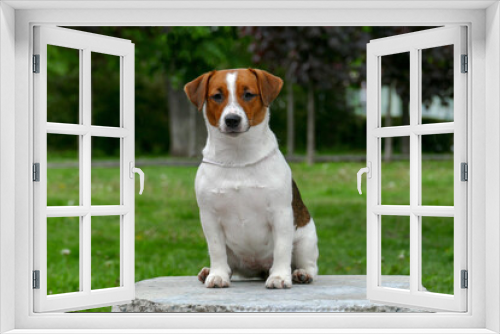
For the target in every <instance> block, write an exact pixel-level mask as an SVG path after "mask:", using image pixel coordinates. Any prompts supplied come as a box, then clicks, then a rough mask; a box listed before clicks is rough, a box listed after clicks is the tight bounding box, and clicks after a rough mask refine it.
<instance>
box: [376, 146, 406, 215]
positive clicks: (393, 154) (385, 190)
mask: <svg viewBox="0 0 500 334" xmlns="http://www.w3.org/2000/svg"><path fill="white" fill-rule="evenodd" d="M407 139H409V137H393V138H382V140H381V151H382V154H381V156H382V163H381V164H380V170H381V181H380V185H381V193H382V204H383V205H410V159H409V148H408V147H406V146H405V145H406V142H407Z"/></svg>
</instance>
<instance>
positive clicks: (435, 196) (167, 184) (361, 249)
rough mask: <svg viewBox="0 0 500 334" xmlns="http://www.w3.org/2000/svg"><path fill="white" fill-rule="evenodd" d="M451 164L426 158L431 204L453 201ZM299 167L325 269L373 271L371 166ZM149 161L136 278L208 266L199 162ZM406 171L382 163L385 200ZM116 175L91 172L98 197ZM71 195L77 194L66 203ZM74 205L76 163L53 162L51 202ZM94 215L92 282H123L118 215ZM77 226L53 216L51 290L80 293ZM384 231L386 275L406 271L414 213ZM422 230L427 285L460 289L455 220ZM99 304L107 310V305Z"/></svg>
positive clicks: (106, 198)
mask: <svg viewBox="0 0 500 334" xmlns="http://www.w3.org/2000/svg"><path fill="white" fill-rule="evenodd" d="M452 166H453V165H452V162H451V161H425V162H423V171H424V172H423V176H422V182H423V189H424V191H423V197H425V204H426V205H443V204H446V205H452V199H453V187H450V180H451V185H453V182H452V181H453V175H452V170H453V169H452ZM291 167H292V170H293V175H294V178H295V181H296V182H297V184H298V186H299V189H300V191H301V193H302V198H303V200H304V202H305V203H306V205H307V206H308V208H309V210H310V212H311V214H312V216H313V217H314V220H315V223H316V226H317V231H318V237H319V250H320V257H319V263H318V265H319V273H320V274H321V275H364V274H366V197H365V191H363V195H362V196H360V195H359V194H358V192H357V190H356V173H357V171H358V170H359V169H360V168H361V167H363V164H361V163H321V164H316V165H314V166H307V165H305V164H292V165H291ZM142 169H143V171H144V173H145V174H146V182H145V189H144V194H143V195H142V196H139V195H136V212H135V218H136V227H135V229H136V235H135V242H136V244H135V263H136V265H135V278H136V281H141V280H144V279H148V278H153V277H158V276H169V275H172V276H173V275H175V276H179V275H196V274H197V273H198V271H199V270H200V268H202V267H203V266H208V265H209V257H208V252H207V246H206V242H205V238H204V236H203V231H202V228H201V225H200V221H199V213H198V207H197V204H196V199H195V194H194V179H195V174H196V167H156V166H151V167H144V168H142ZM407 174H408V163H407V162H404V161H400V162H392V163H388V164H384V165H383V180H382V189H383V190H382V193H383V196H385V197H384V198H383V199H387V201H386V202H384V204H393V203H391V201H393V202H398V200H399V199H401V198H409V194H408V193H409V183H408V182H407V178H408V175H407ZM117 175H118V169H117V168H96V169H94V170H93V171H92V191H93V193H92V201H93V204H101V205H103V204H116V198H117V196H118V195H117V194H119V180H118V177H117ZM136 182H137V185H136V187H137V189H138V186H139V185H138V181H136ZM363 183H364V184H365V182H363ZM363 189H365V188H363ZM424 194H425V196H424ZM68 197H71V198H72V199H71V200H70V201H68ZM449 199H451V204H450V200H449ZM75 203H78V172H77V171H76V169H71V168H66V169H53V170H49V172H48V205H74V204H75ZM97 221H98V223H95V222H97ZM92 222H93V224H92V255H93V259H92V261H93V262H92V286H93V287H94V288H103V287H111V286H116V285H117V284H118V283H119V226H118V225H117V222H118V217H104V218H103V217H92ZM78 233H79V232H78V219H76V218H50V219H49V223H48V267H49V268H48V273H49V277H48V290H49V293H54V294H55V293H62V292H70V291H78V288H79V281H78V276H79V274H78V261H79V254H78ZM382 233H383V243H382V248H383V250H382V257H383V258H382V274H384V275H408V274H409V249H410V246H409V219H408V217H394V216H384V217H383V218H382ZM422 235H423V243H422V249H423V251H422V252H423V262H422V272H423V285H424V286H425V287H426V288H427V289H428V290H429V291H434V292H441V293H453V277H452V273H453V219H452V218H439V217H438V218H424V220H423V226H422ZM94 258H95V259H94ZM93 311H109V308H102V309H96V310H93Z"/></svg>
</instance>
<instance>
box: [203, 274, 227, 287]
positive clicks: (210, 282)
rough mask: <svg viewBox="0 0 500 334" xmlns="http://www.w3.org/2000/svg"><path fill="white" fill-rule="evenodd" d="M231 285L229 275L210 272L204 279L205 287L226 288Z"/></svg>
mask: <svg viewBox="0 0 500 334" xmlns="http://www.w3.org/2000/svg"><path fill="white" fill-rule="evenodd" d="M230 285H231V280H230V278H229V275H224V274H220V275H219V274H216V273H214V274H210V275H208V277H207V278H206V279H205V287H207V288H228V287H229V286H230Z"/></svg>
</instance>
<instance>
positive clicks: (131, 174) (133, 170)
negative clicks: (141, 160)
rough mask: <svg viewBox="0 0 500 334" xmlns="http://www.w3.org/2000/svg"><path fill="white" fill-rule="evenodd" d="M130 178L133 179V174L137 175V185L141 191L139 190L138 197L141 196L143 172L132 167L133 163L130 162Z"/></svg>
mask: <svg viewBox="0 0 500 334" xmlns="http://www.w3.org/2000/svg"><path fill="white" fill-rule="evenodd" d="M129 171H130V178H131V179H133V178H134V173H137V174H139V183H140V185H141V189H140V190H139V195H142V191H143V190H144V172H143V171H142V170H141V169H140V168H137V167H134V162H133V161H130V164H129Z"/></svg>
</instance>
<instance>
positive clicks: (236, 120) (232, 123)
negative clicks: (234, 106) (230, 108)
mask: <svg viewBox="0 0 500 334" xmlns="http://www.w3.org/2000/svg"><path fill="white" fill-rule="evenodd" d="M225 122H226V125H227V127H228V128H230V129H234V128H237V127H238V125H240V122H241V117H240V116H238V115H235V114H229V115H227V116H226V119H225Z"/></svg>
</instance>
